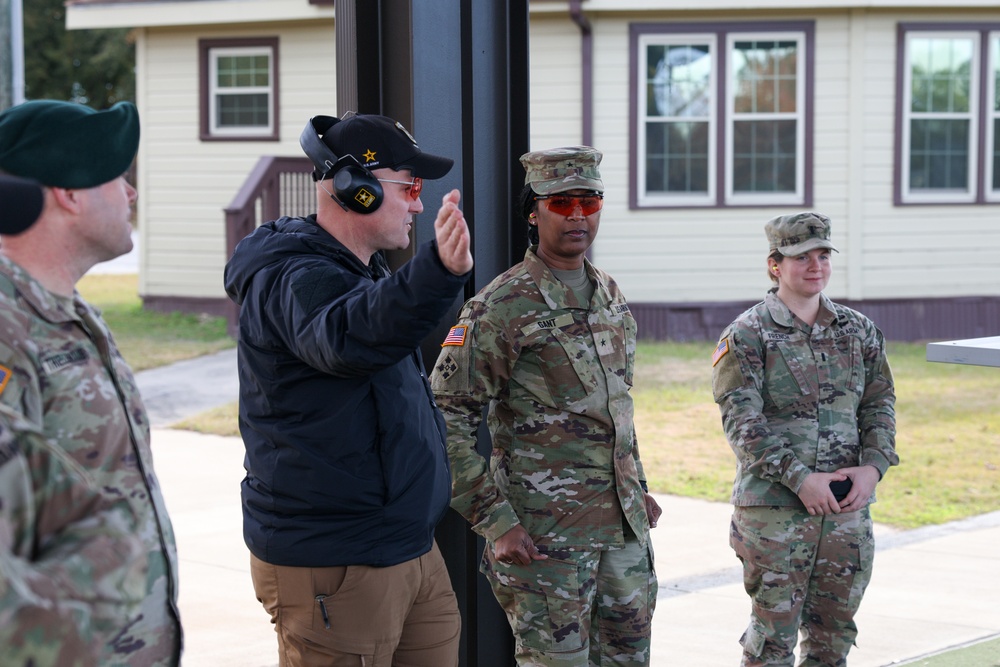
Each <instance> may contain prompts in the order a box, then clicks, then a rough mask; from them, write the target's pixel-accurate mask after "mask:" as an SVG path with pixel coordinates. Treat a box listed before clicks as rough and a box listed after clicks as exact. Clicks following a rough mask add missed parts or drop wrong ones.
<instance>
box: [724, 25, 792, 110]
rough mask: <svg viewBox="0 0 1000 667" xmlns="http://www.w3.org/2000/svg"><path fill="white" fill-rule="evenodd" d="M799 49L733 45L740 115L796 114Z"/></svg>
mask: <svg viewBox="0 0 1000 667" xmlns="http://www.w3.org/2000/svg"><path fill="white" fill-rule="evenodd" d="M797 46H798V45H797V43H796V42H782V41H738V42H736V43H735V44H734V45H733V53H732V58H733V71H734V72H735V86H736V89H735V91H734V111H735V112H736V113H778V112H780V113H795V111H796V108H795V93H796V85H797V82H796V76H797V72H798V49H797Z"/></svg>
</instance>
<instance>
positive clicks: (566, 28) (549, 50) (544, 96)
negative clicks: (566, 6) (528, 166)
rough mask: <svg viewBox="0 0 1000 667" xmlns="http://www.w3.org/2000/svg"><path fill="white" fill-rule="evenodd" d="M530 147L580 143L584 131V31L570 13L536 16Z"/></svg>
mask: <svg viewBox="0 0 1000 667" xmlns="http://www.w3.org/2000/svg"><path fill="white" fill-rule="evenodd" d="M529 35H530V36H529V46H528V65H529V68H530V72H531V83H530V89H529V93H528V94H529V95H530V96H531V111H530V114H531V130H530V131H531V138H530V149H531V150H542V149H544V148H551V147H553V146H565V145H571V144H578V143H580V140H581V136H582V133H583V110H582V106H581V88H580V81H581V75H582V66H581V60H580V30H579V28H577V27H576V25H575V24H574V23H573V22H572V21H571V20H570V19H569V17H568V16H567V15H566V14H561V15H555V16H552V15H546V16H532V17H531V23H530V33H529Z"/></svg>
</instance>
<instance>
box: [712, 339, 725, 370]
mask: <svg viewBox="0 0 1000 667" xmlns="http://www.w3.org/2000/svg"><path fill="white" fill-rule="evenodd" d="M727 354H729V339H728V338H723V339H722V340H720V341H719V344H718V345H717V346H716V348H715V352H713V353H712V366H715V365H716V364H717V363H719V360H720V359H722V357H724V356H726V355H727Z"/></svg>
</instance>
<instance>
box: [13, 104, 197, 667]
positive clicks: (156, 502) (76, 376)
mask: <svg viewBox="0 0 1000 667" xmlns="http://www.w3.org/2000/svg"><path fill="white" fill-rule="evenodd" d="M138 145H139V117H138V112H137V111H136V108H135V106H134V105H132V104H131V103H128V102H122V103H119V104H116V105H115V106H113V107H111V108H110V109H106V110H103V111H95V110H93V109H90V108H88V107H86V106H83V105H78V104H71V103H68V102H57V101H51V100H36V101H31V102H26V103H24V104H21V105H18V106H15V107H12V108H10V109H8V110H6V111H4V112H2V113H0V172H3V173H5V174H8V175H11V176H17V177H21V178H25V179H31V180H33V181H36V182H37V183H39V184H40V185H41V186H42V189H43V203H42V208H41V213H40V215H39V216H38V219H37V221H36V222H35V223H34V224H33V225H31V226H30V227H29V228H27V229H26V230H24V231H21V232H20V233H18V234H16V235H12V234H11V233H9V231H8V230H6V229H4V228H3V227H0V330H2V331H3V332H4V333H3V336H2V337H0V403H2V404H4V405H6V406H8V407H9V408H11V409H12V410H13V411H15V412H17V413H20V414H21V415H23V417H24V418H25V419H26V420H27V422H29V423H31V424H33V425H34V426H35V427H36V428H38V429H39V430H40V431H41V433H42V435H44V436H45V437H46V438H48V439H49V440H50V441H51V442H52V443H54V444H55V445H56V446H57V447H58V448H59V449H60V450H61V451H62V452H63V453H65V454H66V455H67V458H68V460H69V461H71V462H72V463H73V464H74V465H75V466H78V468H79V470H80V471H82V472H83V473H84V475H83V476H84V477H89V478H90V479H92V480H93V482H94V483H95V485H96V486H97V488H99V489H101V490H102V492H103V494H104V495H105V496H107V498H108V500H110V501H117V502H121V501H124V502H126V503H127V505H128V510H129V512H131V514H132V515H133V519H132V520H133V521H134V527H133V529H132V533H133V535H134V536H135V537H136V538H137V539H138V540H139V541H140V543H141V549H140V552H139V553H138V554H137V555H136V558H135V559H130V560H129V561H128V562H127V563H124V564H123V567H125V568H128V569H129V570H131V572H124V573H122V576H123V577H124V578H125V579H126V580H128V579H129V577H138V578H139V581H138V582H135V583H137V585H138V586H139V587H140V594H139V595H138V596H136V597H137V598H138V600H137V601H136V603H135V604H126V603H123V602H122V600H121V599H118V600H116V601H115V602H114V603H113V604H114V605H115V607H116V610H115V612H114V613H115V614H117V616H118V623H117V628H115V631H114V632H108V633H106V634H100V635H94V636H92V637H91V639H90V641H91V642H97V643H99V645H98V646H93V645H91V646H90V648H91V649H93V650H96V651H98V653H99V659H98V661H97V662H98V664H102V665H103V664H107V665H136V666H139V665H142V666H145V665H150V666H157V667H160V666H165V667H172V666H174V665H177V664H179V661H180V651H181V626H180V615H179V613H178V610H177V550H176V542H175V539H174V533H173V528H172V527H171V524H170V518H169V517H168V515H167V512H166V506H165V504H164V500H163V495H162V493H161V490H160V486H159V482H158V481H157V478H156V474H155V473H154V471H153V465H152V454H151V451H150V446H149V421H148V419H147V417H146V411H145V408H144V406H143V404H142V399H141V398H140V396H139V392H138V389H137V387H136V383H135V378H134V377H133V375H132V371H131V369H130V368H129V367H128V364H127V363H126V362H125V360H124V359H123V358H122V356H121V354H120V353H119V351H118V347H117V345H115V342H114V339H113V338H112V336H111V333H110V331H109V330H108V327H107V325H106V324H105V322H104V321H103V320H102V319H101V317H100V315H99V314H98V312H97V311H95V310H94V309H93V307H91V306H90V305H89V304H88V303H87V302H86V301H84V300H83V298H82V297H81V296H80V294H79V293H78V292H77V291H76V283H77V281H78V280H79V279H80V278H81V277H82V276H83V275H84V274H85V273H86V272H87V271H88V270H89V269H90V268H91V267H92V266H94V265H95V264H97V263H98V262H102V261H106V260H109V259H113V258H115V257H118V256H119V255H122V254H125V253H127V252H128V251H129V250H131V248H132V239H131V225H130V219H131V216H132V206H133V205H134V203H135V198H136V191H135V189H134V188H133V187H132V185H130V184H129V182H128V181H127V180H126V179H125V176H124V174H125V172H126V170H127V169H128V168H129V165H131V163H132V160H133V159H134V157H135V154H136V151H137V149H138ZM67 497H71V496H67ZM116 548H117V546H116V544H115V543H114V541H107V542H106V543H105V544H104V550H103V551H102V550H101V549H96V550H94V551H91V552H90V554H91V555H92V557H93V559H94V563H95V570H94V573H95V574H94V576H95V581H94V582H93V585H94V587H98V586H99V582H98V581H97V580H96V576H97V574H98V566H100V567H103V564H102V561H103V560H104V559H108V561H109V562H110V561H114V560H115V559H113V558H112V555H113V554H112V553H111V552H113V551H114V550H115V549H116ZM129 583H132V582H129ZM95 597H96V598H97V599H99V600H100V596H95ZM0 604H2V601H0ZM95 604H98V603H95ZM99 604H101V605H105V604H106V601H103V600H101V601H100V603H99ZM102 610H106V607H102ZM25 630H26V631H27V630H29V629H28V628H25ZM50 630H51V628H48V627H42V628H39V629H37V630H36V631H37V632H39V633H45V632H49V631H50Z"/></svg>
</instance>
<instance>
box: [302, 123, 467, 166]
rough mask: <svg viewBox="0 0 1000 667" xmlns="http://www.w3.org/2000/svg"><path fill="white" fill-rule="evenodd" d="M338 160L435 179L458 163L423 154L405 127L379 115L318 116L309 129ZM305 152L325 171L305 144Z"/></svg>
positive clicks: (307, 128)
mask: <svg viewBox="0 0 1000 667" xmlns="http://www.w3.org/2000/svg"><path fill="white" fill-rule="evenodd" d="M310 127H311V128H312V130H313V131H315V133H316V134H317V135H319V136H320V139H321V141H322V142H323V144H324V145H326V147H327V148H328V149H330V151H331V152H332V153H333V154H334V155H335V156H336V157H337V158H342V157H344V156H346V155H350V156H352V157H353V158H354V159H355V160H357V161H358V164H360V165H361V166H362V167H364V168H365V169H395V170H397V171H398V170H402V169H409V170H410V172H411V173H412V174H413V175H414V176H419V177H420V178H426V179H435V178H441V177H442V176H444V175H445V174H447V173H448V172H449V171H450V170H451V167H452V165H454V164H455V161H454V160H452V159H450V158H446V157H440V156H437V155H431V154H430V153H424V152H423V151H421V150H420V147H419V146H418V145H417V140H416V139H414V138H413V135H412V134H410V133H409V132H408V131H407V129H406V128H405V127H403V124H402V123H400V122H398V121H395V120H393V119H391V118H389V117H387V116H379V115H376V114H354V115H346V114H345V116H344V118H334V117H332V116H316V117H314V118H313V119H312V120H310V123H309V126H307V127H306V130H307V131H309V129H310ZM303 148H306V153H307V154H308V155H309V157H310V158H311V159H312V160H313V162H314V163H315V164H316V167H317V168H318V169H319V170H321V171H323V170H324V165H323V164H322V163H317V156H314V155H313V154H311V152H310V151H309V149H308V148H307V147H306V144H305V143H303Z"/></svg>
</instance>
